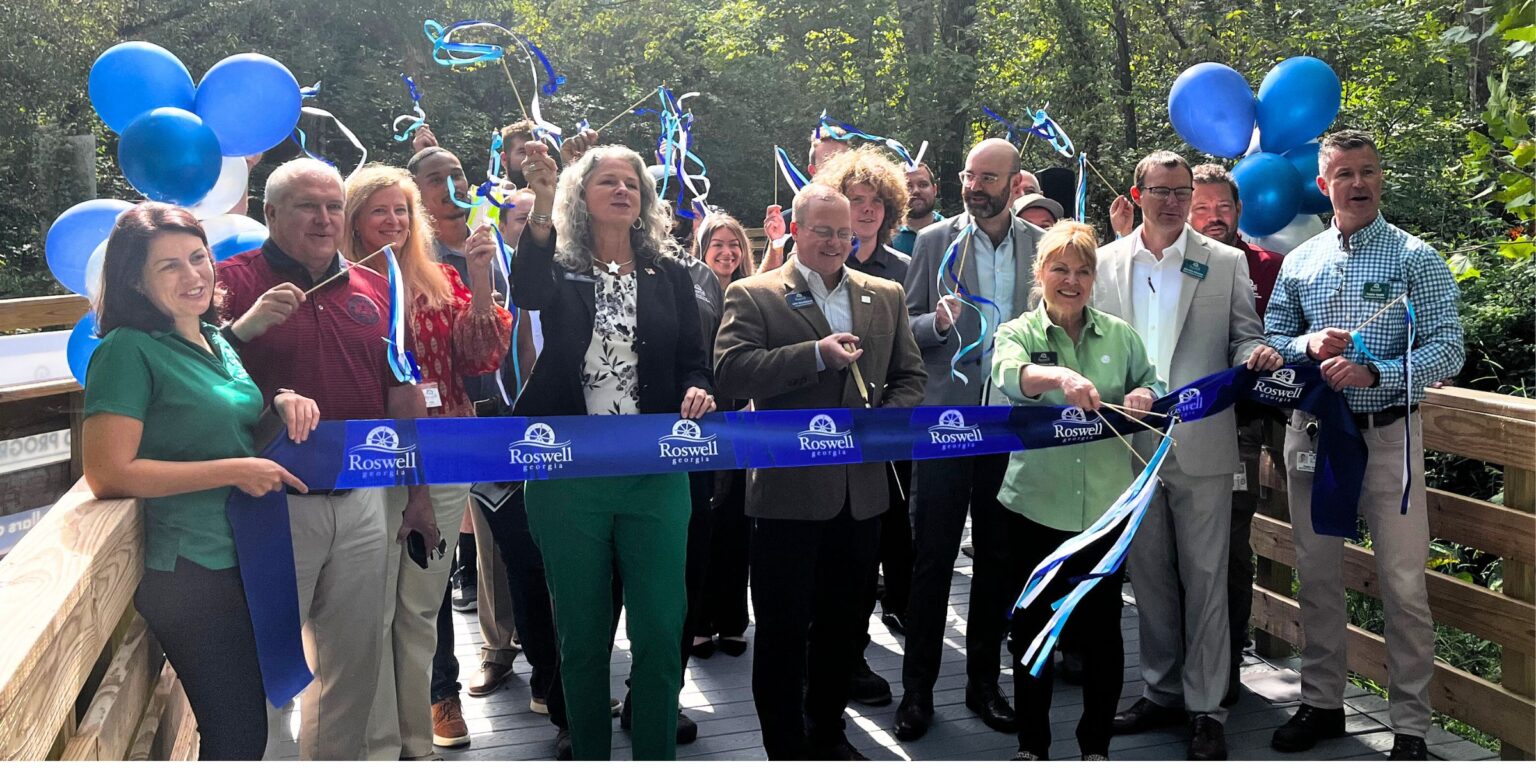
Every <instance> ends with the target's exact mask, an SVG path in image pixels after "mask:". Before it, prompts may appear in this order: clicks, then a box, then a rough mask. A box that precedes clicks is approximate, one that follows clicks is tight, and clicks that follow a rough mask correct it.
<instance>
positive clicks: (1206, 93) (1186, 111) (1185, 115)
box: [1168, 61, 1254, 157]
mask: <svg viewBox="0 0 1536 768" xmlns="http://www.w3.org/2000/svg"><path fill="white" fill-rule="evenodd" d="M1168 119H1169V120H1171V121H1172V122H1173V129H1174V130H1176V131H1178V132H1179V136H1181V137H1183V139H1184V140H1185V141H1187V142H1189V144H1190V146H1192V147H1194V148H1195V149H1198V150H1200V151H1201V152H1204V153H1206V154H1208V155H1216V156H1217V157H1237V156H1239V155H1241V154H1243V152H1244V151H1246V150H1247V149H1248V143H1249V141H1250V140H1252V138H1253V119H1254V108H1253V88H1251V87H1249V85H1248V81H1247V80H1244V79H1243V76H1242V75H1241V74H1239V73H1238V71H1237V70H1235V69H1233V68H1231V67H1229V66H1227V65H1225V64H1217V63H1216V62H1214V61H1206V62H1202V63H1200V64H1196V65H1194V66H1193V67H1190V68H1189V69H1186V70H1184V72H1183V73H1182V74H1180V75H1179V78H1178V79H1177V80H1174V81H1173V87H1172V88H1170V89H1168Z"/></svg>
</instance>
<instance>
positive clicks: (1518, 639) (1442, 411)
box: [1253, 387, 1536, 760]
mask: <svg viewBox="0 0 1536 768" xmlns="http://www.w3.org/2000/svg"><path fill="white" fill-rule="evenodd" d="M1422 411H1423V416H1424V447H1425V448H1427V449H1429V450H1434V451H1443V452H1445V453H1449V454H1454V455H1457V456H1462V457H1465V458H1469V459H1474V460H1477V461H1482V462H1487V463H1489V464H1497V465H1500V466H1502V467H1503V468H1504V499H1503V504H1494V503H1491V502H1488V501H1484V500H1480V499H1473V498H1468V497H1466V496H1461V495H1458V494H1454V493H1446V492H1444V491H1440V490H1436V489H1430V491H1429V530H1430V535H1431V536H1433V537H1435V538H1437V539H1443V540H1445V541H1449V542H1453V543H1455V544H1461V545H1463V546H1468V547H1474V548H1476V549H1478V550H1481V551H1483V552H1485V553H1488V554H1491V555H1496V556H1498V557H1500V558H1502V559H1503V580H1504V581H1503V589H1502V591H1495V590H1492V589H1488V588H1486V587H1481V586H1477V585H1475V584H1472V583H1469V582H1466V581H1462V580H1461V579H1457V578H1455V577H1453V576H1448V575H1446V574H1443V573H1440V572H1438V571H1433V570H1430V571H1428V572H1427V573H1426V574H1425V576H1426V581H1427V583H1428V590H1429V607H1430V613H1431V614H1432V615H1433V616H1434V619H1435V622H1436V623H1437V624H1440V625H1444V626H1450V627H1455V628H1457V629H1460V630H1462V631H1465V632H1468V633H1470V634H1472V635H1475V636H1477V637H1479V638H1482V639H1484V640H1487V641H1490V642H1493V643H1497V644H1498V645H1499V646H1501V647H1502V649H1503V651H1502V653H1503V658H1502V666H1501V669H1502V674H1501V680H1500V682H1498V683H1494V682H1490V681H1488V680H1484V679H1482V678H1480V677H1478V676H1476V675H1473V674H1470V673H1468V672H1465V671H1463V670H1460V669H1457V668H1456V667H1453V666H1451V665H1450V664H1447V663H1445V662H1444V661H1440V660H1436V662H1435V675H1434V679H1433V681H1432V683H1431V685H1430V702H1431V704H1432V705H1433V706H1434V708H1435V709H1436V710H1437V711H1439V712H1441V713H1444V714H1446V715H1448V716H1450V717H1452V718H1455V719H1457V720H1460V721H1462V722H1464V723H1466V724H1468V725H1471V726H1472V727H1474V728H1477V729H1479V730H1481V731H1483V732H1485V733H1489V734H1492V735H1493V736H1496V737H1498V738H1499V740H1500V741H1501V742H1502V744H1503V757H1504V758H1505V759H1519V760H1529V759H1531V756H1532V753H1533V752H1536V700H1533V698H1532V696H1533V693H1536V676H1533V670H1536V667H1533V660H1536V605H1533V601H1536V578H1533V575H1536V571H1533V567H1532V564H1533V563H1536V515H1533V514H1532V513H1533V512H1536V400H1529V399H1525V398H1518V397H1508V396H1504V395H1494V394H1489V393H1487V392H1476V391H1473V390H1468V389H1458V388H1454V387H1448V388H1445V389H1440V390H1431V391H1430V392H1429V395H1428V397H1427V398H1426V400H1425V402H1424V404H1423V407H1422ZM1270 449H1271V450H1269V451H1266V455H1265V459H1264V461H1263V464H1262V467H1261V472H1260V482H1261V484H1262V485H1263V486H1264V487H1265V488H1267V489H1268V490H1269V495H1268V496H1267V498H1265V499H1264V500H1263V501H1261V502H1260V507H1259V514H1258V515H1257V516H1255V517H1254V520H1253V550H1254V553H1255V554H1256V555H1257V556H1258V578H1257V580H1256V583H1255V584H1254V588H1253V626H1254V628H1255V629H1256V630H1259V633H1258V634H1259V637H1258V643H1259V652H1260V653H1261V654H1263V655H1270V656H1284V655H1289V654H1290V652H1291V646H1299V645H1301V643H1302V642H1303V627H1302V625H1301V611H1300V606H1299V604H1298V603H1297V602H1296V600H1295V599H1294V597H1293V593H1292V589H1291V586H1292V581H1293V579H1294V577H1295V575H1296V574H1295V570H1294V568H1295V565H1296V550H1295V548H1294V545H1293V544H1292V539H1291V530H1292V527H1291V526H1292V523H1291V522H1290V521H1289V520H1288V517H1289V515H1288V514H1287V511H1286V510H1287V507H1286V492H1285V473H1284V469H1283V467H1281V466H1280V465H1279V463H1278V457H1279V456H1280V455H1282V454H1281V453H1280V451H1279V447H1278V446H1270ZM1417 479H1418V480H1420V481H1422V480H1423V478H1417ZM1344 584H1345V586H1346V587H1347V588H1348V589H1350V590H1353V591H1355V592H1359V593H1362V594H1366V595H1369V596H1371V597H1375V598H1380V597H1381V590H1380V587H1379V585H1378V583H1377V576H1376V561H1375V556H1374V555H1373V554H1372V553H1371V551H1370V550H1369V549H1365V548H1363V547H1359V546H1355V545H1353V544H1347V545H1345V552H1344ZM1348 642H1349V669H1350V671H1352V672H1354V673H1356V674H1358V675H1361V676H1363V677H1365V678H1368V679H1370V680H1372V681H1375V682H1377V683H1378V684H1382V685H1385V683H1386V681H1387V651H1386V644H1385V642H1384V641H1383V639H1382V637H1381V636H1380V635H1378V634H1375V633H1374V632H1369V631H1367V630H1365V629H1362V628H1360V627H1357V626H1353V625H1351V626H1350V627H1349V640H1348Z"/></svg>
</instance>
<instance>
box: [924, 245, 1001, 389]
mask: <svg viewBox="0 0 1536 768" xmlns="http://www.w3.org/2000/svg"><path fill="white" fill-rule="evenodd" d="M975 233H976V221H975V220H974V219H972V220H971V221H969V222H968V223H967V224H966V225H965V226H964V227H961V228H960V234H958V235H956V236H955V239H954V240H952V241H950V243H949V248H948V249H946V250H945V251H944V258H943V259H942V260H941V261H940V262H939V270H938V275H937V277H936V279H937V281H938V286H937V287H938V292H939V293H940V294H941V295H948V296H954V297H955V298H956V299H959V300H960V304H961V305H962V306H966V307H970V308H971V309H974V310H976V317H977V318H978V319H979V320H980V321H981V326H980V330H978V331H977V336H976V340H975V341H972V342H971V343H969V344H967V343H965V339H964V338H962V337H961V335H960V329H959V328H958V327H957V326H955V325H951V326H950V332H951V333H953V334H955V342H956V343H957V344H958V345H959V349H957V350H955V354H954V356H953V357H951V358H950V359H949V375H950V377H951V378H956V379H959V380H960V382H961V383H963V384H969V383H970V377H968V376H966V375H965V374H963V373H961V372H960V370H959V365H960V361H961V360H962V359H964V358H965V356H966V355H967V354H970V353H971V352H972V351H974V350H976V349H977V348H978V347H980V346H981V345H982V343H983V342H985V341H986V340H987V339H988V336H987V329H988V328H990V327H991V326H990V325H989V324H988V322H987V313H986V312H985V311H983V310H982V307H983V306H987V307H991V308H992V311H993V312H994V313H995V314H996V315H997V318H998V322H1001V319H1002V309H1001V308H1000V307H998V306H997V303H996V302H994V301H992V300H991V299H989V298H987V297H985V296H981V295H978V294H974V293H971V291H970V289H968V288H966V286H965V283H964V281H962V280H961V279H960V272H961V271H962V270H963V268H964V265H962V264H959V263H958V259H957V255H959V256H960V257H963V256H964V253H965V251H968V250H969V249H970V238H971V236H972V235H974V234H975ZM946 277H947V278H949V282H948V284H946V283H945V278H946ZM988 351H990V347H989V348H988V349H987V350H983V351H982V353H981V355H982V357H985V356H986V354H987V352H988Z"/></svg>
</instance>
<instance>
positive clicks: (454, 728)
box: [432, 696, 469, 747]
mask: <svg viewBox="0 0 1536 768" xmlns="http://www.w3.org/2000/svg"><path fill="white" fill-rule="evenodd" d="M432 743H433V744H434V745H436V746H439V747H462V746H466V745H468V744H469V726H468V725H465V724H464V710H463V708H462V707H461V705H460V704H459V697H458V696H449V697H448V698H446V699H443V700H442V701H439V702H437V703H436V704H433V705H432Z"/></svg>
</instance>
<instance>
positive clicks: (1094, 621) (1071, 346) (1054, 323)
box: [992, 221, 1157, 760]
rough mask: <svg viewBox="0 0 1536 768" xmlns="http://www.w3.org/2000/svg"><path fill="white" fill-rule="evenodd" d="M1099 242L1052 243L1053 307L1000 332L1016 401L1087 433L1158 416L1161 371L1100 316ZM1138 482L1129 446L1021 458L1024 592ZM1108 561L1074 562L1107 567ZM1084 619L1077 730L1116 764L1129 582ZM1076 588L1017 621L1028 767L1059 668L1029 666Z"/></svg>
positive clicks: (1079, 612)
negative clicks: (1112, 754)
mask: <svg viewBox="0 0 1536 768" xmlns="http://www.w3.org/2000/svg"><path fill="white" fill-rule="evenodd" d="M1097 248H1098V243H1097V241H1096V240H1095V238H1094V235H1093V228H1092V227H1090V226H1088V225H1086V224H1080V223H1078V222H1075V221H1062V222H1060V223H1058V224H1056V225H1055V226H1054V227H1051V229H1050V230H1049V231H1047V232H1046V234H1045V237H1043V238H1041V240H1040V244H1039V246H1038V255H1037V256H1036V257H1035V288H1034V295H1033V296H1032V298H1034V299H1036V300H1039V299H1043V301H1042V302H1041V303H1040V304H1039V305H1038V306H1036V307H1035V308H1034V309H1032V310H1030V311H1029V312H1027V313H1025V314H1023V315H1021V316H1019V317H1018V318H1016V319H1014V320H1010V321H1009V322H1007V323H1004V324H1003V325H1002V326H1001V327H999V328H998V329H997V346H996V348H995V351H994V353H993V358H992V380H993V381H994V382H997V384H998V386H999V387H1001V388H1002V390H1003V392H1005V393H1006V394H1007V395H1008V396H1009V397H1010V398H1011V399H1012V400H1013V401H1014V402H1016V403H1019V404H1028V405H1071V406H1075V407H1076V408H1078V409H1080V413H1081V414H1082V419H1083V422H1084V425H1085V426H1086V425H1089V424H1092V423H1094V422H1096V421H1098V420H1099V419H1098V416H1097V411H1098V410H1099V407H1100V405H1101V403H1106V402H1107V403H1124V404H1125V405H1126V406H1127V407H1129V408H1139V409H1142V410H1146V409H1148V408H1150V407H1151V405H1152V400H1153V397H1154V393H1153V387H1155V386H1157V371H1156V369H1155V367H1154V366H1153V363H1152V361H1151V359H1149V358H1148V357H1147V350H1146V347H1145V346H1144V345H1143V344H1142V341H1141V337H1139V336H1137V335H1136V331H1135V330H1133V329H1132V328H1131V326H1130V325H1128V324H1126V323H1125V322H1124V321H1122V320H1119V319H1118V318H1115V317H1112V316H1110V315H1106V314H1104V313H1103V312H1100V311H1098V310H1096V309H1094V308H1092V307H1090V306H1088V302H1089V300H1090V299H1091V298H1092V296H1093V278H1094V273H1095V270H1096V268H1097V264H1098V259H1097ZM1133 477H1134V471H1133V468H1132V464H1131V456H1130V453H1129V451H1127V450H1126V447H1125V444H1123V443H1121V442H1120V441H1119V440H1115V439H1113V438H1111V439H1109V440H1099V441H1096V442H1090V443H1083V444H1080V445H1070V446H1063V447H1059V448H1046V449H1036V450H1030V451H1019V452H1016V453H1014V454H1013V455H1012V456H1011V457H1010V458H1009V461H1008V472H1007V475H1006V476H1005V477H1004V480H1003V487H1002V490H1001V491H1000V492H999V493H998V501H1000V502H1002V504H1003V506H1005V507H1007V508H1008V509H1010V510H1012V511H1014V512H1017V513H1018V515H1017V516H1016V517H1015V518H1014V519H1013V520H1011V521H1010V528H1009V539H1010V545H1011V546H1012V548H1013V555H1014V558H1015V562H1016V563H1017V564H1018V567H1019V568H1020V570H1021V573H1020V574H1019V577H1020V578H1019V583H1020V584H1022V583H1023V582H1024V579H1025V578H1026V577H1027V576H1028V574H1029V571H1030V570H1031V569H1033V568H1034V566H1035V565H1037V564H1038V563H1039V562H1040V561H1041V560H1043V559H1045V557H1046V556H1048V555H1049V554H1050V553H1051V552H1052V551H1054V550H1055V549H1056V547H1058V546H1059V545H1061V543H1062V542H1064V541H1066V540H1067V539H1069V538H1071V537H1072V536H1073V535H1075V534H1077V533H1079V532H1081V531H1082V530H1083V529H1085V528H1087V527H1088V526H1089V525H1092V524H1093V522H1094V521H1095V520H1097V519H1098V518H1099V517H1100V516H1101V515H1103V514H1104V512H1105V511H1106V510H1108V509H1109V507H1110V505H1111V504H1113V503H1114V501H1115V499H1117V498H1118V497H1119V496H1120V494H1121V493H1122V492H1124V490H1125V488H1126V487H1127V486H1128V485H1130V483H1131V480H1132V479H1133ZM1102 554H1103V552H1102V551H1096V552H1093V553H1091V555H1090V556H1092V557H1093V559H1091V560H1088V559H1087V556H1078V557H1074V558H1073V562H1074V563H1077V562H1082V561H1085V560H1086V561H1087V562H1097V556H1100V555H1102ZM1100 582H1101V583H1100V584H1099V585H1098V586H1096V587H1094V588H1093V590H1092V591H1091V592H1089V593H1088V596H1087V597H1086V598H1084V599H1083V601H1082V603H1080V604H1079V605H1078V607H1077V609H1076V610H1075V611H1074V612H1073V614H1072V620H1071V622H1070V623H1069V624H1068V625H1067V630H1066V634H1065V636H1064V638H1063V640H1064V642H1066V643H1070V644H1071V646H1072V648H1073V649H1074V650H1077V651H1078V652H1080V653H1081V654H1082V656H1083V665H1084V674H1083V716H1082V718H1081V719H1080V720H1079V721H1078V725H1077V741H1078V746H1079V747H1080V748H1081V750H1082V755H1083V758H1084V759H1088V760H1092V759H1106V758H1107V756H1108V754H1109V739H1110V733H1111V731H1110V725H1111V722H1112V721H1113V720H1114V716H1115V707H1116V705H1117V704H1118V703H1119V700H1120V684H1121V677H1122V676H1123V666H1124V659H1123V658H1122V656H1121V653H1122V650H1123V649H1122V642H1121V637H1120V582H1121V578H1120V575H1119V574H1114V575H1110V576H1105V577H1103V578H1101V579H1100ZM1070 588H1071V585H1069V584H1068V583H1067V580H1065V579H1058V580H1057V581H1056V584H1055V590H1056V592H1055V593H1054V594H1053V593H1049V592H1048V593H1047V594H1046V595H1045V596H1044V599H1041V600H1036V601H1035V602H1034V603H1033V604H1031V605H1030V607H1029V608H1028V609H1026V610H1021V611H1018V612H1016V613H1014V615H1013V627H1012V629H1011V632H1010V638H1009V650H1010V651H1012V652H1013V657H1014V668H1013V684H1014V695H1015V698H1016V699H1017V703H1016V709H1017V712H1018V722H1019V752H1018V755H1017V756H1015V758H1014V759H1016V760H1044V759H1046V758H1048V757H1049V750H1050V745H1051V726H1050V717H1049V715H1050V708H1051V665H1050V664H1046V665H1045V666H1044V667H1043V668H1042V670H1041V673H1040V677H1038V678H1035V677H1031V676H1030V674H1029V671H1028V670H1027V669H1025V668H1024V667H1023V665H1022V664H1020V662H1019V659H1020V658H1022V657H1023V655H1024V653H1025V651H1026V650H1027V649H1028V648H1029V644H1030V642H1031V641H1032V640H1033V639H1034V637H1035V635H1036V634H1037V633H1038V632H1039V631H1040V629H1041V628H1042V627H1044V626H1045V623H1046V621H1047V620H1048V619H1049V618H1050V616H1051V609H1050V604H1051V603H1052V602H1055V601H1056V600H1057V599H1058V598H1060V597H1061V596H1063V595H1064V594H1065V593H1066V591H1067V590H1069V589H1070Z"/></svg>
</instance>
